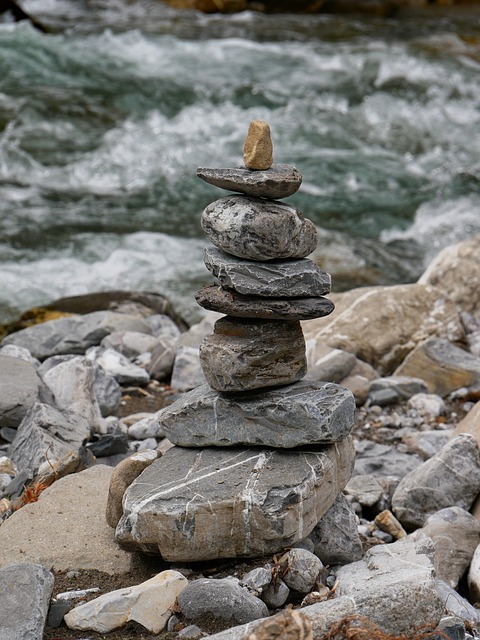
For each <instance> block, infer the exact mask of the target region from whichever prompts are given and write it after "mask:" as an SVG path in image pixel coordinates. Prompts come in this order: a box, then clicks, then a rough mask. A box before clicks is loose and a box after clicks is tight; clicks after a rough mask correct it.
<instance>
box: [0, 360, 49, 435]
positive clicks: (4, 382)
mask: <svg viewBox="0 0 480 640" xmlns="http://www.w3.org/2000/svg"><path fill="white" fill-rule="evenodd" d="M35 402H47V403H50V404H52V403H53V396H52V394H51V393H50V391H49V390H48V388H46V387H45V385H44V384H43V382H42V379H41V378H40V376H39V375H38V373H37V371H36V369H35V366H34V365H33V364H31V363H30V362H27V361H25V360H24V359H20V358H13V357H10V356H0V427H12V428H14V429H16V428H17V427H18V425H19V424H20V423H21V421H22V420H23V418H24V417H25V415H26V413H27V412H28V411H29V410H30V409H31V408H32V407H33V405H34V404H35Z"/></svg>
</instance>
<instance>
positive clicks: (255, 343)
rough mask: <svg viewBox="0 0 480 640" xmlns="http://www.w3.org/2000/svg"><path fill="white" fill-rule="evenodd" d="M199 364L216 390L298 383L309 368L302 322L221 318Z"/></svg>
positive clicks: (243, 389) (206, 344)
mask: <svg viewBox="0 0 480 640" xmlns="http://www.w3.org/2000/svg"><path fill="white" fill-rule="evenodd" d="M200 363H201V365H202V369H203V372H204V374H205V378H206V379H207V382H208V384H209V385H210V387H211V388H212V389H215V390H216V391H222V392H229V391H246V390H249V389H260V388H264V387H273V386H281V385H285V384H291V383H293V382H297V381H298V380H300V379H301V378H303V376H304V375H305V373H306V371H307V360H306V357H305V340H304V337H303V332H302V328H301V326H300V322H298V321H296V322H287V321H282V320H278V321H276V322H271V321H269V320H248V319H241V318H231V317H228V316H227V317H225V318H221V319H220V320H217V322H216V323H215V328H214V334H213V335H210V336H207V337H206V338H205V339H204V341H203V342H202V344H201V345H200Z"/></svg>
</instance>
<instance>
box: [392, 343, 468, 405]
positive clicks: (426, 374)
mask: <svg viewBox="0 0 480 640" xmlns="http://www.w3.org/2000/svg"><path fill="white" fill-rule="evenodd" d="M395 375H399V376H416V377H418V378H422V380H424V381H425V382H426V384H427V387H428V391H429V392H430V393H435V394H438V395H440V396H446V395H448V394H449V393H451V392H452V391H455V390H456V389H459V388H460V387H472V386H474V387H478V388H480V358H479V357H478V356H474V355H472V354H471V353H469V352H468V351H465V350H464V349H460V348H459V347H456V346H455V345H454V344H451V343H450V342H449V341H448V340H445V339H441V338H430V339H428V340H425V341H424V342H422V343H420V344H418V345H417V346H416V347H415V349H414V350H413V351H412V352H411V353H409V355H408V356H407V357H406V358H405V360H404V361H403V362H402V364H401V365H400V366H399V367H398V369H397V370H396V371H395Z"/></svg>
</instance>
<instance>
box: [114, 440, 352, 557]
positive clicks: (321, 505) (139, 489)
mask: <svg viewBox="0 0 480 640" xmlns="http://www.w3.org/2000/svg"><path fill="white" fill-rule="evenodd" d="M353 457H354V451H353V447H352V443H351V440H350V439H349V438H348V439H345V440H343V441H341V442H338V443H336V444H333V445H329V446H325V447H321V448H320V447H319V448H318V449H317V450H315V451H312V450H310V451H295V452H293V451H289V452H283V451H282V452H280V451H275V450H261V449H243V448H237V449H228V450H225V449H218V448H211V449H203V450H195V449H184V448H180V447H173V448H172V449H170V450H169V451H167V453H166V454H165V455H164V456H163V457H162V458H160V459H158V460H156V461H155V462H153V463H152V464H151V465H150V466H149V467H148V468H147V469H145V471H144V472H143V473H142V474H141V475H140V476H139V477H138V478H137V479H136V480H135V481H134V482H133V483H132V484H131V485H130V487H129V488H128V489H127V491H126V492H125V495H124V500H123V511H124V514H123V516H122V518H121V520H120V522H119V524H118V526H117V529H116V539H117V541H118V542H119V543H120V544H121V545H122V546H125V547H127V548H129V549H139V550H142V551H146V552H149V553H155V552H157V553H158V552H159V553H160V554H161V555H162V557H163V558H164V559H165V560H168V561H172V562H178V561H187V562H188V561H198V560H211V559H217V558H233V557H255V556H262V555H267V554H272V553H277V552H278V551H280V550H281V549H284V548H285V547H288V546H290V545H292V544H295V542H297V541H299V540H302V539H303V538H305V536H307V535H308V534H309V533H310V532H311V531H312V529H313V528H314V526H315V525H316V524H317V522H318V521H319V520H320V518H321V517H322V516H323V515H324V513H326V512H327V511H328V509H329V508H330V507H331V505H332V504H333V502H334V500H335V498H336V496H337V494H338V493H339V492H340V491H341V490H342V489H343V488H344V486H345V484H346V483H347V482H348V479H349V478H350V475H351V470H352V465H353Z"/></svg>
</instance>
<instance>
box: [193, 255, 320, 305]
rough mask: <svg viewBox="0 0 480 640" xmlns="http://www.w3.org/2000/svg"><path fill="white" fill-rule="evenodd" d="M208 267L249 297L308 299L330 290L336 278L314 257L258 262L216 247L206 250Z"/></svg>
mask: <svg viewBox="0 0 480 640" xmlns="http://www.w3.org/2000/svg"><path fill="white" fill-rule="evenodd" d="M203 258H204V261H205V266H206V267H207V269H208V270H209V271H210V272H211V273H212V274H213V275H214V276H215V277H216V278H217V279H218V280H219V282H220V284H221V285H222V287H224V288H225V289H233V290H234V291H237V292H238V293H241V294H242V295H246V296H262V297H265V298H282V297H285V298H304V297H306V298H308V297H315V296H323V295H325V294H327V293H329V291H330V288H331V284H332V279H331V277H330V276H329V275H328V273H325V272H324V271H322V270H321V269H319V267H317V265H316V264H315V263H314V262H312V261H311V260H307V259H302V260H269V261H268V262H255V261H253V260H242V259H241V258H236V257H235V256H231V255H228V254H227V253H224V252H223V251H219V250H218V249H215V248H213V247H211V248H208V249H205V250H204V253H203Z"/></svg>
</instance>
